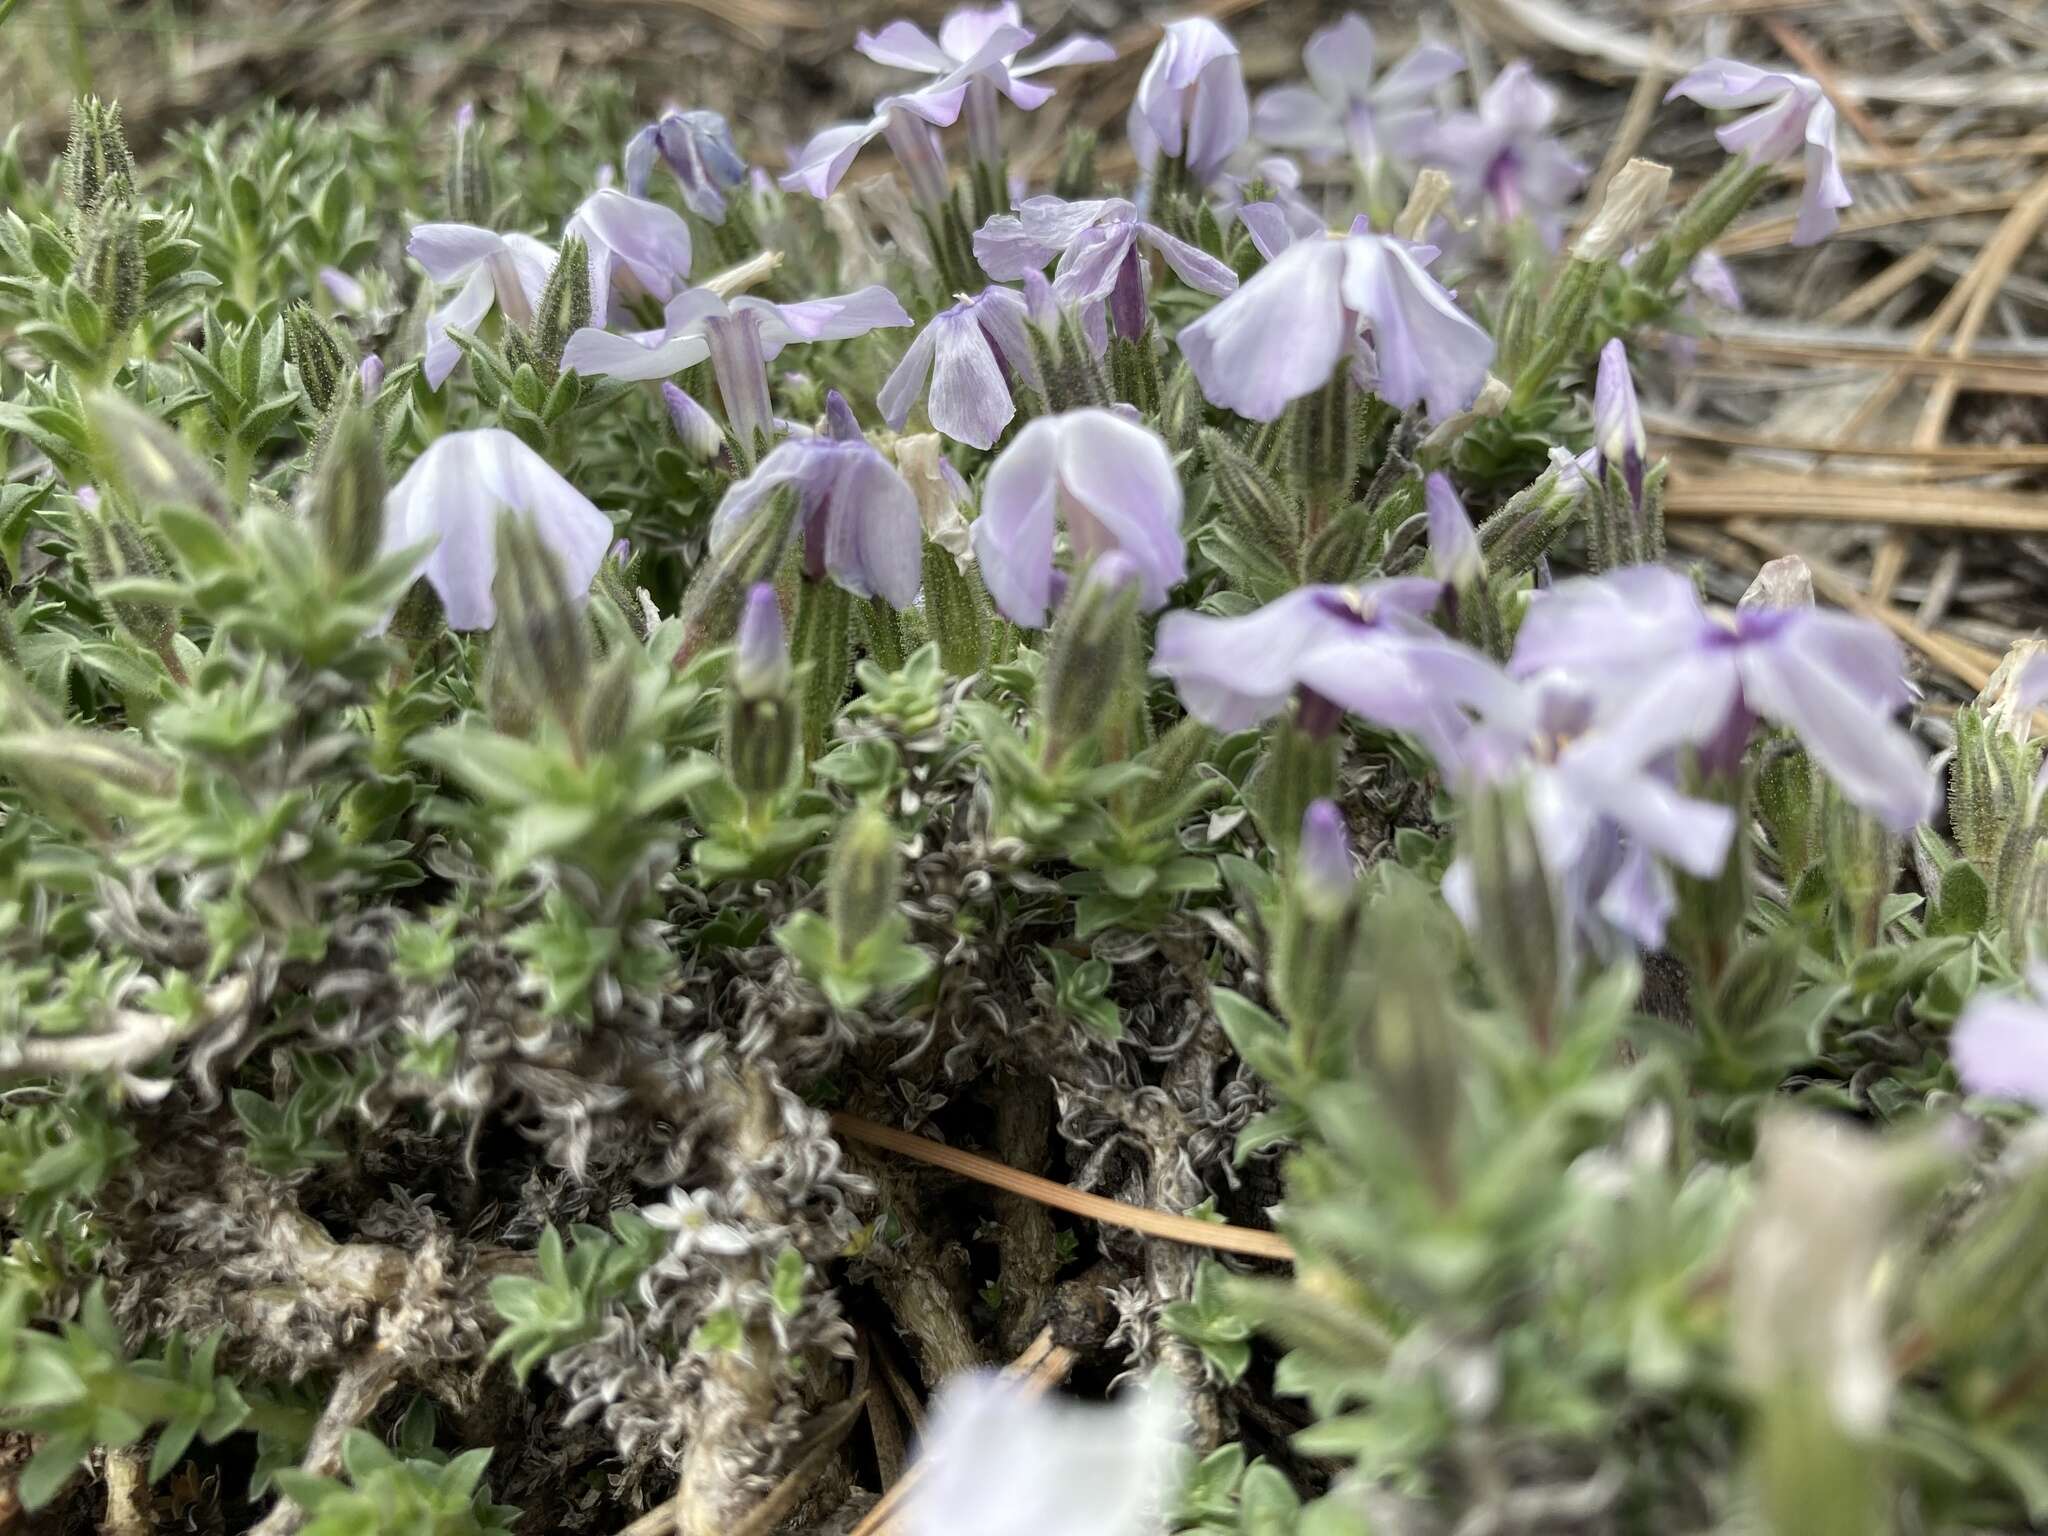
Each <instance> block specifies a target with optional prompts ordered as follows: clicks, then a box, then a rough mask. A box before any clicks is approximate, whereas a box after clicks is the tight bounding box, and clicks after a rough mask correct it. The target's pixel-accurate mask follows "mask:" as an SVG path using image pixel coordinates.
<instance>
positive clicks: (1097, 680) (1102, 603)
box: [1039, 550, 1143, 758]
mask: <svg viewBox="0 0 2048 1536" xmlns="http://www.w3.org/2000/svg"><path fill="white" fill-rule="evenodd" d="M1142 599H1143V592H1142V589H1141V584H1140V582H1139V580H1138V568H1137V566H1136V564H1135V563H1134V562H1133V561H1132V560H1131V559H1130V558H1129V557H1128V556H1127V555H1125V554H1123V553H1122V552H1121V551H1120V550H1112V551H1111V552H1110V553H1108V554H1106V555H1102V556H1100V557H1098V558H1097V559H1096V560H1095V562H1094V563H1093V564H1092V565H1090V566H1089V567H1088V569H1087V570H1086V572H1084V573H1083V574H1082V576H1081V578H1080V580H1079V582H1078V583H1077V584H1076V586H1075V589H1074V592H1073V594H1072V596H1070V597H1069V598H1068V600H1067V605H1066V607H1065V609H1064V610H1063V611H1062V612H1061V613H1060V616H1059V620H1058V622H1057V623H1056V624H1055V625H1054V627H1053V637H1052V654H1051V656H1050V657H1049V658H1048V659H1047V661H1046V664H1045V675H1044V677H1043V678H1042V679H1041V680H1040V683H1039V688H1040V690H1041V693H1042V701H1041V703H1040V714H1041V716H1042V718H1043V719H1044V722H1045V728H1046V755H1047V757H1048V758H1054V757H1057V756H1058V755H1059V754H1060V753H1062V752H1065V751H1066V750H1068V749H1069V748H1071V747H1073V746H1075V745H1076V744H1078V743H1080V742H1082V741H1085V740H1087V739H1088V738H1089V737H1090V736H1092V735H1093V734H1094V733H1095V731H1096V730H1097V729H1098V728H1100V727H1101V726H1102V725H1103V723H1104V722H1105V721H1106V720H1107V719H1108V718H1109V716H1110V714H1111V712H1112V711H1113V710H1116V709H1118V708H1120V707H1122V705H1123V704H1124V703H1125V697H1124V696H1125V693H1126V690H1127V687H1128V684H1129V682H1130V677H1131V673H1132V670H1133V668H1134V666H1135V665H1136V663H1137V661H1138V651H1139V639H1138V605H1139V603H1140V602H1141V601H1142Z"/></svg>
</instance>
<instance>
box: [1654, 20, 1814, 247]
mask: <svg viewBox="0 0 2048 1536" xmlns="http://www.w3.org/2000/svg"><path fill="white" fill-rule="evenodd" d="M1680 96H1684V97H1687V98H1689V99H1690V100H1693V101H1696V102H1698V103H1699V104H1700V105H1701V106H1703V107H1709V108H1713V109H1715V110H1718V111H1739V110H1740V109H1742V108H1743V107H1757V108H1759V109H1760V110H1759V111H1755V112H1752V113H1750V114H1749V115H1748V116H1747V117H1740V118H1737V119H1736V120H1735V121H1734V122H1732V123H1726V124H1724V125H1722V126H1721V127H1720V128H1718V129H1717V130H1715V133H1714V137H1715V138H1717V139H1719V140H1720V141H1721V147H1722V148H1723V149H1725V150H1727V151H1728V153H1729V154H1731V155H1741V156H1743V157H1744V158H1746V159H1747V160H1748V161H1749V162H1750V163H1751V164H1752V165H1772V164H1775V163H1776V162H1778V161H1780V160H1783V159H1786V158H1787V157H1789V156H1791V155H1793V154H1803V155H1804V157H1805V162H1806V185H1805V188H1804V190H1803V191H1802V192H1801V193H1800V197H1799V217H1798V219H1797V221H1796V223H1795V226H1794V229H1793V233H1792V243H1793V244H1794V245H1812V244H1814V243H1816V242H1817V241H1821V240H1825V239H1826V238H1827V237H1828V236H1829V235H1831V234H1833V233H1834V232H1835V226H1836V225H1837V224H1839V223H1840V222H1841V218H1840V210H1841V209H1844V208H1846V207H1848V206H1849V204H1850V203H1851V202H1853V201H1854V199H1853V198H1851V197H1850V195H1849V184H1848V182H1846V181H1844V180H1843V179H1842V167H1841V163H1840V161H1839V160H1838V159H1837V157H1836V153H1835V107H1834V103H1833V102H1831V101H1829V100H1828V98H1827V94H1826V93H1825V92H1824V91H1822V90H1821V88H1820V86H1819V85H1817V84H1816V83H1815V82H1813V81H1811V80H1809V79H1807V78H1806V76H1804V75H1795V74H1793V73H1791V72H1790V71H1788V70H1767V69H1758V68H1757V67H1756V66H1755V65H1753V64H1742V63H1738V62H1737V61H1735V60H1734V59H1709V60H1707V61H1706V62H1705V63H1704V64H1702V65H1700V66H1699V67H1698V68H1697V69H1695V70H1694V71H1693V72H1692V73H1691V74H1689V75H1687V76H1686V77H1685V78H1684V79H1682V80H1680V81H1679V82H1678V83H1677V84H1676V85H1674V86H1672V87H1671V89H1670V90H1668V91H1666V92H1665V93H1664V99H1665V100H1666V101H1672V100H1675V99H1677V98H1678V97H1680Z"/></svg>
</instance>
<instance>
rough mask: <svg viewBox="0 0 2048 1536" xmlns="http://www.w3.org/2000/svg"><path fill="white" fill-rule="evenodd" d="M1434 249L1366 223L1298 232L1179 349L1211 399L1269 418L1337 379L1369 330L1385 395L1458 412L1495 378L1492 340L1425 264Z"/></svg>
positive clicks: (1435, 410)
mask: <svg viewBox="0 0 2048 1536" xmlns="http://www.w3.org/2000/svg"><path fill="white" fill-rule="evenodd" d="M1425 249H1426V248H1425ZM1424 259H1427V258H1426V257H1423V258H1420V259H1419V258H1418V254H1417V250H1416V248H1414V247H1411V246H1409V245H1408V244H1407V243H1406V242H1405V241H1401V240H1397V239H1394V238H1392V237H1390V236H1386V235H1376V234H1373V233H1371V232H1369V231H1363V230H1357V229H1354V231H1353V232H1352V233H1351V234H1349V235H1346V236H1344V237H1343V238H1341V239H1327V240H1319V239H1305V240H1297V241H1295V242H1294V243H1293V244H1292V245H1290V246H1288V247H1287V248H1286V249H1285V250H1283V251H1281V252H1280V254H1279V255H1278V256H1276V257H1275V258H1274V259H1273V260H1272V261H1270V262H1268V263H1267V264H1266V265H1265V266H1264V267H1262V268H1260V269H1259V271H1258V272H1257V273H1255V274H1254V275H1253V276H1252V278H1251V280H1250V281H1248V282H1247V283H1246V284H1245V285H1244V286H1243V287H1242V288H1240V289H1238V291H1237V292H1236V293H1234V294H1232V295H1231V296H1230V297H1229V298H1226V299H1225V300H1224V301H1223V302H1222V303H1220V304H1218V305H1217V306H1216V307H1215V308H1214V309H1212V310H1210V311H1209V312H1208V313H1207V314H1205V315H1203V316H1201V317H1200V318H1199V319H1197V320H1195V321H1194V322H1192V323H1191V324H1189V325H1187V326H1184V327H1183V328H1182V330H1181V333H1180V347H1181V350H1182V351H1183V352H1184V353H1186V354H1187V359H1188V363H1189V365H1190V366H1191V367H1192V368H1193V369H1194V371H1195V378H1196V380H1197V381H1198V382H1199V383H1200V384H1201V386H1202V393H1203V394H1204V395H1205V396H1206V397H1207V398H1208V399H1209V401H1210V403H1212V404H1214V405H1221V406H1225V407H1227V408H1228V409H1230V410H1233V411H1235V412H1237V414H1238V415H1240V416H1244V417H1247V418H1249V419H1250V420H1252V421H1271V420H1273V418H1274V417H1276V416H1278V415H1279V414H1280V413H1281V411H1283V410H1285V409H1286V407H1287V405H1288V403H1289V402H1290V401H1293V400H1298V399H1300V398H1301V397H1302V396H1303V395H1306V394H1310V393H1312V392H1313V391H1315V390H1318V389H1321V388H1322V387H1323V386H1324V385H1325V384H1327V383H1328V382H1329V381H1330V375H1331V373H1332V372H1333V371H1334V370H1335V368H1336V366H1337V364H1338V362H1339V361H1340V360H1342V359H1343V358H1345V357H1347V356H1353V355H1356V354H1357V352H1358V343H1359V340H1360V337H1361V336H1362V335H1366V336H1369V338H1370V340H1371V343H1372V371H1373V373H1374V375H1375V376H1376V377H1375V381H1374V383H1373V388H1374V390H1375V391H1376V392H1377V393H1378V394H1379V396H1380V397H1381V398H1382V399H1384V400H1385V401H1387V402H1388V403H1389V404H1390V405H1395V406H1398V407H1400V408H1401V409H1403V410H1406V409H1408V408H1410V407H1412V406H1416V405H1422V406H1425V407H1426V408H1427V410H1428V412H1429V414H1430V415H1431V416H1433V417H1438V418H1441V417H1444V416H1449V415H1451V414H1452V413H1454V412H1456V411H1459V410H1462V409H1463V408H1464V407H1465V406H1466V405H1468V404H1470V403H1471V401H1472V399H1473V397H1474V396H1476V395H1477V394H1478V393H1479V390H1480V387H1481V386H1482V385H1483V384H1485V382H1486V369H1487V365H1488V364H1490V363H1491V362H1492V361H1493V338H1492V337H1490V336H1488V335H1487V334H1486V332H1485V331H1484V330H1482V329H1481V328H1480V327H1479V326H1478V325H1476V324H1474V323H1473V321H1472V320H1471V319H1470V318H1469V317H1468V316H1466V315H1465V314H1464V313H1463V312H1462V311H1461V310H1459V308H1458V306H1457V305H1456V303H1454V302H1453V301H1452V298H1451V295H1450V294H1449V293H1447V292H1446V291H1445V290H1444V288H1443V286H1442V285H1441V284H1440V283H1438V282H1437V281H1436V279H1435V278H1433V277H1431V276H1430V275H1429V273H1428V272H1426V271H1424V270H1423V260H1424Z"/></svg>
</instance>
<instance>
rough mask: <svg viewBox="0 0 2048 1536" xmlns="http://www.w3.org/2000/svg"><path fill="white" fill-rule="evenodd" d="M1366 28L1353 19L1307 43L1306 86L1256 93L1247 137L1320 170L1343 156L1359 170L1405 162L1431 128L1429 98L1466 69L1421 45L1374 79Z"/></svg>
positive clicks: (1447, 54)
mask: <svg viewBox="0 0 2048 1536" xmlns="http://www.w3.org/2000/svg"><path fill="white" fill-rule="evenodd" d="M1374 54H1375V47H1374V43H1373V35H1372V28H1371V26H1369V25H1368V24H1367V23H1366V20H1365V18H1364V17H1363V16H1360V15H1358V14H1357V13H1356V12H1353V13H1350V14H1348V15H1346V16H1344V17H1343V18H1342V19H1341V20H1338V21H1335V22H1332V23H1331V24H1330V25H1329V26H1327V27H1324V28H1323V29H1322V30H1320V31H1318V32H1316V33H1314V34H1313V35H1311V36H1310V38H1309V40H1308V44H1307V46H1306V47H1304V48H1303V49H1302V51H1301V62H1302V66H1303V68H1305V69H1306V70H1307V71H1308V78H1309V84H1307V85H1283V86H1277V87H1275V88H1274V89H1273V90H1270V91H1265V92H1262V93H1261V94H1260V96H1259V99H1258V102H1257V104H1256V105H1255V106H1254V108H1253V110H1252V133H1253V134H1254V136H1256V137H1257V138H1259V139H1261V140H1263V141H1264V142H1266V143H1268V144H1276V145H1278V146H1280V147H1281V148H1282V149H1298V150H1300V151H1301V152H1302V153H1304V154H1306V155H1307V156H1308V157H1309V158H1310V159H1311V160H1313V161H1316V162H1317V163H1319V164H1320V163H1322V162H1324V161H1328V160H1330V159H1333V158H1335V157H1336V156H1338V155H1345V154H1348V155H1350V156H1351V158H1352V159H1354V160H1356V161H1358V162H1359V163H1360V164H1369V163H1371V162H1372V161H1374V160H1376V159H1379V158H1381V157H1382V156H1389V155H1391V156H1394V157H1397V158H1407V157H1408V156H1410V155H1412V154H1413V153H1415V152H1416V151H1417V150H1418V149H1420V148H1421V147H1422V145H1423V143H1424V142H1425V140H1426V137H1427V133H1428V130H1429V128H1430V126H1431V124H1432V123H1433V122H1434V115H1433V114H1432V112H1431V111H1430V107H1429V93H1430V92H1431V91H1433V90H1435V89H1436V88H1437V87H1438V86H1439V85H1441V84H1443V82H1444V81H1446V80H1448V79H1450V78H1451V76H1453V75H1455V74H1457V73H1458V72H1459V71H1460V70H1462V69H1463V68H1464V67H1465V59H1464V56H1463V55H1462V54H1460V53H1458V52H1456V51H1455V50H1453V49H1450V48H1442V47H1438V46H1436V45H1435V44H1432V43H1423V44H1420V45H1419V46H1417V47H1416V48H1414V49H1412V50H1410V51H1409V52H1408V53H1407V54H1406V55H1404V56H1403V57H1402V59H1401V60H1400V62H1399V63H1397V64H1395V65H1394V67H1393V68H1392V69H1390V70H1388V71H1387V72H1386V74H1384V75H1383V76H1381V77H1380V78H1379V79H1377V80H1375V79H1374V78H1373V65H1374V63H1375V62H1376V60H1375V57H1374Z"/></svg>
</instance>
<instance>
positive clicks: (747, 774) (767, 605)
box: [725, 582, 803, 805]
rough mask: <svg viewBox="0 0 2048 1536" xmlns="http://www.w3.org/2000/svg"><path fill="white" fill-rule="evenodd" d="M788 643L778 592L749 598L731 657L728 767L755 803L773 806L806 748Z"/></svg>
mask: <svg viewBox="0 0 2048 1536" xmlns="http://www.w3.org/2000/svg"><path fill="white" fill-rule="evenodd" d="M790 672H791V669H790V660H789V639H788V635H787V633H786V632H785V630H784V628H783V623H782V608H781V605H780V604H779V603H778V602H777V600H776V596H775V589H774V588H773V587H772V586H770V585H768V583H766V582H761V583H759V584H758V585H756V586H755V588H754V589H753V591H752V592H750V593H748V595H747V602H746V607H745V609H744V610H743V612H742V613H741V615H740V631H739V641H738V645H737V647H736V649H735V650H734V653H733V659H732V675H731V682H732V689H731V693H730V694H729V695H728V697H727V701H726V712H725V763H726V771H727V772H728V773H730V774H731V775H732V782H733V786H734V788H736V789H738V790H739V792H740V793H741V794H742V795H743V796H745V797H746V799H747V800H748V802H749V803H751V804H756V805H759V804H767V803H772V802H773V801H774V800H775V799H776V798H777V797H778V796H780V795H781V794H782V793H783V792H784V791H786V790H787V789H788V788H789V786H790V783H791V781H792V780H793V779H794V778H795V777H796V773H797V768H798V766H799V764H800V762H801V757H800V749H801V747H802V745H803V722H802V705H801V703H800V702H799V700H798V699H797V697H796V695H795V694H794V692H793V691H792V690H791V688H790Z"/></svg>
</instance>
